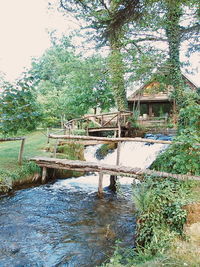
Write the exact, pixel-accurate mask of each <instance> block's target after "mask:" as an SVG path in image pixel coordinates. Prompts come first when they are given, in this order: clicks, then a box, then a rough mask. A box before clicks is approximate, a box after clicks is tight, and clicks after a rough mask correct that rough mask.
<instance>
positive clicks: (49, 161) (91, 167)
mask: <svg viewBox="0 0 200 267" xmlns="http://www.w3.org/2000/svg"><path fill="white" fill-rule="evenodd" d="M30 160H32V161H34V162H36V163H37V164H38V165H39V166H41V167H47V168H55V169H66V170H76V171H85V172H90V171H91V172H102V173H107V174H113V175H121V176H133V177H137V179H139V177H140V176H143V175H146V174H147V175H154V176H158V177H164V178H169V177H172V178H175V179H180V180H187V179H188V180H197V181H200V176H191V175H181V174H172V173H166V172H158V171H154V170H148V169H141V168H132V167H127V166H121V165H119V166H116V165H108V164H102V163H96V162H86V161H79V160H67V159H55V158H47V157H35V158H32V159H30Z"/></svg>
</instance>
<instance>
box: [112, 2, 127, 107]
mask: <svg viewBox="0 0 200 267" xmlns="http://www.w3.org/2000/svg"><path fill="white" fill-rule="evenodd" d="M118 8H119V3H118V2H117V1H114V0H110V12H111V13H112V14H115V13H116V10H117V9H118ZM122 38H123V29H122V26H119V27H116V25H115V24H112V23H111V24H110V29H109V36H108V39H109V43H110V55H109V71H110V76H111V88H112V91H113V93H114V98H115V103H116V106H117V109H118V110H119V111H120V110H127V108H128V102H127V98H126V90H125V82H124V63H123V57H122V54H121V48H122Z"/></svg>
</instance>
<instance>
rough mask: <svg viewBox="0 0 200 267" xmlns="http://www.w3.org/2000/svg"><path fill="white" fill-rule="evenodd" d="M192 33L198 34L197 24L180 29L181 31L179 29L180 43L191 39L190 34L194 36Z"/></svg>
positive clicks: (199, 31)
mask: <svg viewBox="0 0 200 267" xmlns="http://www.w3.org/2000/svg"><path fill="white" fill-rule="evenodd" d="M194 33H200V24H199V23H197V24H195V25H193V26H191V27H188V28H184V27H181V29H180V35H181V39H182V41H183V40H184V41H186V40H188V39H189V38H191V34H194Z"/></svg>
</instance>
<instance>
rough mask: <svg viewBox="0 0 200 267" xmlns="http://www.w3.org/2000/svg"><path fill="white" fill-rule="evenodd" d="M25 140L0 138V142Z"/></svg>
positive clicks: (20, 138) (21, 138)
mask: <svg viewBox="0 0 200 267" xmlns="http://www.w3.org/2000/svg"><path fill="white" fill-rule="evenodd" d="M23 139H26V138H25V137H23V136H22V137H6V138H0V142H7V141H19V140H23Z"/></svg>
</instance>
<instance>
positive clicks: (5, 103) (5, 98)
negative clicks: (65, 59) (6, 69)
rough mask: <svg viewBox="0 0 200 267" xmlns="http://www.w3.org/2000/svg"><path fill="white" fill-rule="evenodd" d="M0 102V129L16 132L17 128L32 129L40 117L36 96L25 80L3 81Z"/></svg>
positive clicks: (6, 131)
mask: <svg viewBox="0 0 200 267" xmlns="http://www.w3.org/2000/svg"><path fill="white" fill-rule="evenodd" d="M3 89H4V91H3V93H2V101H1V103H0V116H1V127H0V129H1V131H2V132H3V133H15V134H16V133H17V131H18V130H20V129H21V130H28V131H31V130H34V129H35V128H36V125H37V124H38V123H39V119H40V117H41V113H40V111H39V110H40V109H39V106H38V104H37V102H36V98H35V96H34V94H33V92H32V90H31V88H30V84H27V83H26V82H25V81H18V82H17V83H16V84H11V83H8V82H5V83H4V85H3Z"/></svg>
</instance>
